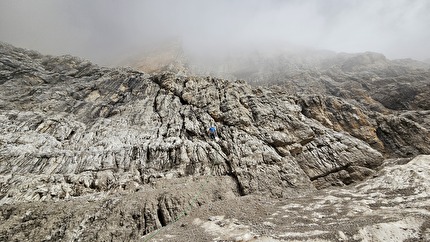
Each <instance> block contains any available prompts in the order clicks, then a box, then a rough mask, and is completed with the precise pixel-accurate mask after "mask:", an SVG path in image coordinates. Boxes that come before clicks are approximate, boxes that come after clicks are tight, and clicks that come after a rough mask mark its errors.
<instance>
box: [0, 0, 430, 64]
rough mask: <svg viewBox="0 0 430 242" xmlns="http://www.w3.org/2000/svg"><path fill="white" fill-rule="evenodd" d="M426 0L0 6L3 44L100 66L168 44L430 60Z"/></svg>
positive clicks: (3, 1) (76, 0)
mask: <svg viewBox="0 0 430 242" xmlns="http://www.w3.org/2000/svg"><path fill="white" fill-rule="evenodd" d="M429 12H430V1H427V0H396V1H392V0H350V1H344V0H325V1H319V0H285V1H282V0H268V1H260V0H216V1H206V0H183V1H177V0H153V1H142V0H128V1H116V0H92V1H86V0H41V1H25V0H0V41H4V42H8V43H11V44H14V45H17V46H20V47H24V48H30V49H36V50H39V51H41V52H43V53H49V54H72V55H77V56H82V57H84V58H88V59H91V60H93V61H95V62H98V63H101V64H107V63H112V62H115V61H117V60H118V59H120V58H123V57H126V56H127V55H130V54H134V53H136V52H137V51H141V50H144V49H146V48H149V47H151V46H156V45H157V44H158V43H160V42H163V41H165V40H169V39H179V40H181V42H182V44H183V46H184V48H185V50H186V51H189V52H190V53H198V54H200V55H214V54H216V53H229V52H232V51H237V50H253V49H259V48H269V47H271V46H280V47H289V46H290V47H291V46H303V47H311V48H318V49H329V50H334V51H338V52H363V51H374V52H380V53H383V54H385V55H386V56H387V57H389V58H407V57H410V58H415V59H426V58H430V45H429V44H428V43H430V31H428V30H429V29H430V14H428V13H429Z"/></svg>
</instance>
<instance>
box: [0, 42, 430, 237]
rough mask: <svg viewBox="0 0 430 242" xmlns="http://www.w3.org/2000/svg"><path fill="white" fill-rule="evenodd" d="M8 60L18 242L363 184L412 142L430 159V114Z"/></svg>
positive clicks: (0, 109) (10, 222) (0, 107)
mask: <svg viewBox="0 0 430 242" xmlns="http://www.w3.org/2000/svg"><path fill="white" fill-rule="evenodd" d="M0 53H1V57H0V85H1V89H0V97H1V98H0V120H1V122H0V144H1V148H0V204H1V205H2V206H1V216H0V220H1V224H2V225H1V226H0V238H1V239H2V240H6V241H7V240H23V239H24V238H25V237H28V236H30V237H29V238H32V240H44V241H58V240H61V239H65V240H74V241H75V240H76V241H86V240H92V239H95V240H99V241H107V240H114V241H115V240H138V239H139V238H140V237H141V236H143V235H145V234H147V233H149V232H151V231H153V230H155V229H157V228H161V227H162V226H166V225H168V224H169V223H172V222H174V221H176V220H177V219H178V218H180V217H181V216H182V214H184V213H185V214H187V213H189V212H190V210H191V209H192V208H195V207H198V206H202V205H204V204H210V203H213V202H216V201H219V200H226V199H231V198H234V197H239V196H244V195H263V196H267V197H272V198H291V197H297V196H303V195H304V194H308V193H311V192H314V191H315V190H316V189H321V188H325V187H330V186H332V185H338V186H344V185H348V184H351V183H354V182H357V181H361V180H363V179H365V178H366V177H368V176H369V175H372V174H375V170H376V169H378V167H380V166H381V164H383V159H384V158H383V154H386V153H387V151H391V150H394V149H395V148H396V147H400V148H402V147H403V145H404V144H406V143H408V142H410V141H411V140H420V143H417V144H409V146H408V147H406V148H405V150H400V151H399V152H400V154H399V156H403V155H404V154H409V153H408V152H410V154H409V155H414V154H417V153H428V152H429V142H427V141H428V140H429V139H428V138H429V137H428V130H426V129H425V128H424V127H426V126H425V125H428V118H426V117H427V116H426V115H427V114H426V113H421V114H422V116H420V115H417V114H415V113H410V116H407V115H404V116H402V117H391V116H389V115H388V116H387V115H385V114H377V115H375V117H374V118H373V117H372V118H369V119H368V117H369V114H367V113H366V112H364V111H363V112H362V111H360V109H358V108H354V106H351V105H350V104H348V103H343V101H337V102H338V103H339V105H340V106H341V108H340V109H337V108H336V107H335V105H337V104H335V102H333V101H330V102H325V101H324V102H323V101H321V100H325V99H324V98H323V99H319V100H318V99H315V98H309V97H308V96H291V95H289V94H287V93H286V92H285V91H284V90H282V89H281V90H279V89H275V88H256V87H251V86H249V85H248V84H246V83H245V82H243V81H233V82H232V81H228V80H224V79H219V78H212V77H199V76H185V75H183V74H181V73H172V72H162V73H155V74H153V75H149V74H145V73H143V72H139V71H135V70H132V69H124V68H113V69H109V68H102V67H99V66H96V65H93V64H91V63H89V62H88V61H85V60H81V59H79V58H75V57H71V56H62V57H53V56H44V55H41V54H39V53H36V52H33V51H28V50H24V49H19V48H15V47H13V46H10V45H7V44H1V45H0ZM327 100H330V98H329V99H327ZM328 103H330V105H332V104H333V105H332V108H327V107H328V106H327V104H328ZM348 105H349V106H348ZM345 107H346V110H344V108H345ZM320 110H324V111H323V112H322V111H320ZM327 110H328V111H327ZM339 111H340V112H341V114H340V116H338V115H336V112H339ZM327 113H331V114H332V115H327ZM319 114H324V115H326V116H327V117H319V116H318V115H319ZM348 120H349V121H351V120H355V121H354V122H349V121H348ZM375 120H377V124H376V125H375ZM421 124H422V125H421ZM211 125H215V126H216V127H217V128H218V135H219V138H220V140H219V141H218V142H216V141H214V140H211V139H210V138H209V137H207V133H206V131H207V129H208V127H210V126H211ZM397 125H400V126H401V127H402V129H400V130H398V129H394V128H393V127H395V126H397ZM346 126H349V127H351V128H350V129H348V130H346V129H345V127H346ZM351 129H352V130H354V132H350V133H348V132H349V131H350V130H351ZM360 129H361V131H360ZM345 130H346V131H347V132H344V131H345ZM362 131H363V132H362ZM405 133H407V134H409V135H411V136H410V137H405ZM412 136H413V137H412ZM369 144H370V145H372V146H373V148H372V147H371V146H370V145H369ZM381 152H382V153H381ZM393 156H394V155H393ZM18 224H19V227H17V226H18ZM39 228H44V230H40V229H39Z"/></svg>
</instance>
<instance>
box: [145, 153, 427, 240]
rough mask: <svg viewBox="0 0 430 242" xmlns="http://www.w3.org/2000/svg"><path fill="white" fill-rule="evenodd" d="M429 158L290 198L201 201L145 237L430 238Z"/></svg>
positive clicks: (399, 163)
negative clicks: (190, 211)
mask: <svg viewBox="0 0 430 242" xmlns="http://www.w3.org/2000/svg"><path fill="white" fill-rule="evenodd" d="M429 164H430V157H429V156H428V155H427V156H418V157H416V158H415V159H413V160H412V161H409V160H406V161H405V160H393V162H390V163H389V164H387V166H386V167H384V168H383V169H381V170H380V171H379V172H378V173H377V174H375V175H374V177H372V178H371V179H368V180H366V181H365V182H362V183H360V184H356V185H354V186H350V187H347V188H336V189H326V190H321V191H319V192H318V193H316V194H312V195H310V196H303V197H299V198H292V199H288V200H271V199H267V198H264V197H241V198H240V199H235V200H233V201H229V202H227V201H222V202H219V203H217V204H216V205H214V206H213V207H212V209H206V208H204V207H201V208H199V209H197V210H196V211H195V212H194V213H193V214H191V215H190V216H188V217H187V218H184V219H183V220H181V221H180V222H178V223H174V224H172V225H171V226H169V227H166V228H165V229H162V230H160V231H159V232H158V233H156V234H151V235H148V236H146V237H145V238H151V239H152V240H151V241H212V240H226V241H276V242H277V241H428V240H430V230H429V228H430V226H429V225H430V213H429V208H430V207H429V206H430V202H429V201H430V199H429V196H430V193H429V192H430V191H429V187H430V186H429V185H430V184H429V183H430V180H429V177H430V174H429V171H430V169H429V168H430V167H429ZM184 228H185V229H184ZM189 231H193V232H192V233H190V232H189ZM150 236H151V237H150Z"/></svg>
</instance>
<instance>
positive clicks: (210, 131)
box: [208, 126, 217, 140]
mask: <svg viewBox="0 0 430 242" xmlns="http://www.w3.org/2000/svg"><path fill="white" fill-rule="evenodd" d="M208 135H209V137H210V138H211V139H214V140H216V139H217V133H216V128H215V126H211V127H210V128H209V129H208Z"/></svg>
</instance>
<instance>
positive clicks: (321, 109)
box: [299, 95, 430, 158]
mask: <svg viewBox="0 0 430 242" xmlns="http://www.w3.org/2000/svg"><path fill="white" fill-rule="evenodd" d="M299 104H300V106H301V107H302V113H303V114H304V115H305V116H307V117H309V118H313V119H316V120H318V121H319V122H320V123H321V124H323V125H324V126H326V127H329V128H332V129H334V130H336V131H343V132H347V133H349V134H351V135H352V136H354V137H356V138H358V139H360V140H363V141H366V142H367V143H368V144H369V145H370V146H372V147H373V148H375V149H376V150H378V151H380V152H381V153H383V154H385V156H387V157H392V158H393V157H413V156H416V155H419V154H430V147H429V146H428V145H427V144H429V142H430V133H429V129H428V127H429V120H428V117H429V112H428V111H408V112H405V113H403V114H400V115H399V114H389V115H383V114H381V113H377V112H371V111H369V110H366V109H365V108H362V107H361V106H360V105H353V104H351V103H349V102H347V101H345V100H343V99H341V98H337V97H332V96H322V95H318V96H315V95H308V96H304V97H303V98H301V99H300V100H299Z"/></svg>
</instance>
